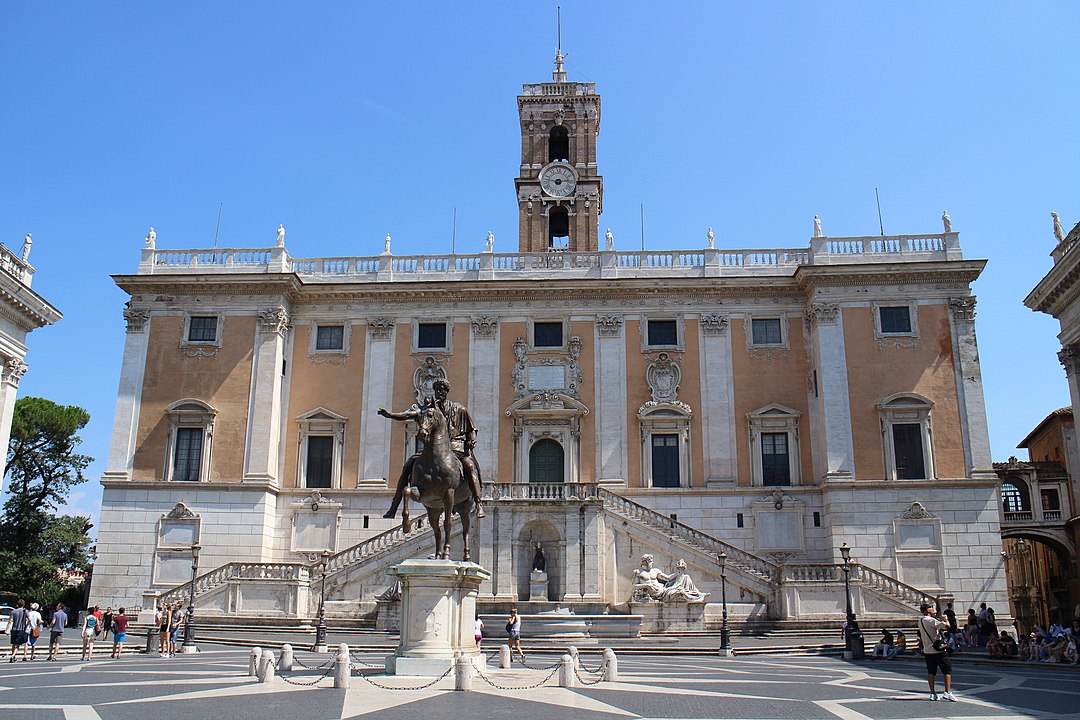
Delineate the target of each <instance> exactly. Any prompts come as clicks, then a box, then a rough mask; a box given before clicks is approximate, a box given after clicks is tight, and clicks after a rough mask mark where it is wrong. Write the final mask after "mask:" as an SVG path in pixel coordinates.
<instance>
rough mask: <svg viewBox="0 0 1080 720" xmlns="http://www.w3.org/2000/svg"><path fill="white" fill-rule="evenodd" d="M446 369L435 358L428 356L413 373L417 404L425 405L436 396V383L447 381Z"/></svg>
mask: <svg viewBox="0 0 1080 720" xmlns="http://www.w3.org/2000/svg"><path fill="white" fill-rule="evenodd" d="M446 379H447V376H446V368H444V367H442V366H441V365H439V363H438V362H437V361H436V360H435V358H433V357H431V356H428V357H427V358H426V359H425V360H424V362H423V363H421V365H420V367H418V368H416V372H414V373H413V386H414V387H415V388H416V403H417V404H418V405H421V406H422V405H424V403H426V402H427V401H428V399H429V398H432V397H434V396H435V389H434V385H435V381H436V380H446Z"/></svg>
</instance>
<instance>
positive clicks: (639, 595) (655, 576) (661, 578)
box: [631, 554, 709, 603]
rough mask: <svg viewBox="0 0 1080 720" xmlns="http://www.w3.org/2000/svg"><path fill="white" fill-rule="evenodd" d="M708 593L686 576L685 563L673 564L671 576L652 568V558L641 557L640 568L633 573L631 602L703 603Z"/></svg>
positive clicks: (681, 561)
mask: <svg viewBox="0 0 1080 720" xmlns="http://www.w3.org/2000/svg"><path fill="white" fill-rule="evenodd" d="M708 596H709V594H708V593H703V592H701V591H700V590H698V589H697V586H696V585H694V581H693V580H692V579H691V578H690V576H689V575H687V574H686V561H685V560H682V559H680V560H679V561H678V562H677V563H675V572H674V573H673V574H671V575H668V574H667V573H665V572H663V571H662V570H660V569H658V568H655V567H653V556H652V555H648V554H646V555H642V556H641V567H640V568H639V569H637V570H635V571H634V592H633V595H632V596H631V600H637V601H649V600H653V601H656V602H665V603H697V602H705V598H707V597H708Z"/></svg>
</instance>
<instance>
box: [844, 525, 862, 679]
mask: <svg viewBox="0 0 1080 720" xmlns="http://www.w3.org/2000/svg"><path fill="white" fill-rule="evenodd" d="M840 557H842V558H843V560H844V595H845V596H846V598H847V625H846V626H845V628H844V657H845V658H846V659H848V660H862V659H863V658H864V657H866V647H865V645H864V644H863V635H862V631H861V630H859V623H858V622H856V620H855V612H854V611H853V610H852V609H851V583H850V579H849V576H850V574H851V567H850V563H851V548H850V547H848V544H847V543H846V542H845V543H844V544H843V545H841V546H840Z"/></svg>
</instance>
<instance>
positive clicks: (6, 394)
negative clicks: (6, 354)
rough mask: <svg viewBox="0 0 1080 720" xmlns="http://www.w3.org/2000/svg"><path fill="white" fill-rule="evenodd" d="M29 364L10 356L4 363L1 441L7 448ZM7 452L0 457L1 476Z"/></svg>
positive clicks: (0, 396)
mask: <svg viewBox="0 0 1080 720" xmlns="http://www.w3.org/2000/svg"><path fill="white" fill-rule="evenodd" d="M26 369H27V365H26V363H24V362H23V361H22V359H21V358H10V359H9V360H7V362H5V363H4V376H3V378H2V379H0V441H2V442H3V445H0V447H3V448H5V449H6V448H7V446H8V442H9V441H10V440H11V419H12V417H13V416H14V415H15V399H16V396H17V395H18V394H19V381H20V380H22V376H23V375H24V374H25V373H26ZM6 464H7V453H6V452H5V453H4V455H3V457H2V458H0V478H3V473H5V472H6Z"/></svg>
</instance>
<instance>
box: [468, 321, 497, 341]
mask: <svg viewBox="0 0 1080 720" xmlns="http://www.w3.org/2000/svg"><path fill="white" fill-rule="evenodd" d="M472 327H473V335H474V336H475V337H478V338H493V337H495V335H496V331H497V330H498V329H499V318H497V317H495V316H494V315H482V316H480V317H474V318H473V319H472Z"/></svg>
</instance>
